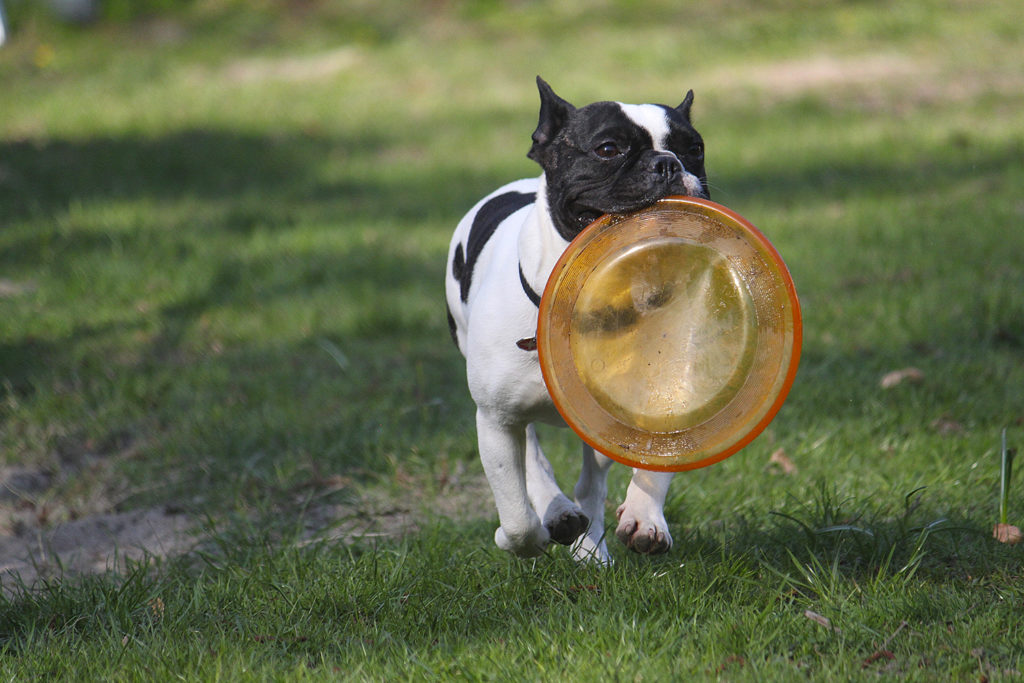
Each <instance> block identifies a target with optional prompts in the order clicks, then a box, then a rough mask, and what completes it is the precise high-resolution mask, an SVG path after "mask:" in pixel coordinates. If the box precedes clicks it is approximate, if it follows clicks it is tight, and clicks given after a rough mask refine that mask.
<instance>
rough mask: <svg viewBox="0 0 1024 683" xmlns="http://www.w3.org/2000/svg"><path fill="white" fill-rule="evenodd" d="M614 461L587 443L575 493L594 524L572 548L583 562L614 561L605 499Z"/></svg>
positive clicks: (578, 501) (575, 555)
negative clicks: (606, 530) (606, 537)
mask: <svg viewBox="0 0 1024 683" xmlns="http://www.w3.org/2000/svg"><path fill="white" fill-rule="evenodd" d="M611 464H612V459H611V458H609V457H608V456H606V455H602V454H601V453H597V452H595V451H594V449H593V448H591V447H590V446H588V445H586V444H584V445H583V467H582V468H581V469H580V478H579V480H578V481H577V482H576V487H575V489H573V494H574V495H575V496H576V503H577V504H578V505H579V506H580V508H581V509H582V510H583V513H584V514H585V515H587V517H589V518H590V527H589V528H588V529H587V533H586V534H584V535H583V536H581V537H580V538H579V540H577V541H576V543H575V544H574V545H573V547H572V554H573V557H575V558H576V559H577V560H579V561H581V562H597V563H599V564H611V561H612V558H611V555H609V554H608V546H607V545H605V542H604V502H605V498H606V497H607V496H608V469H609V468H610V467H611Z"/></svg>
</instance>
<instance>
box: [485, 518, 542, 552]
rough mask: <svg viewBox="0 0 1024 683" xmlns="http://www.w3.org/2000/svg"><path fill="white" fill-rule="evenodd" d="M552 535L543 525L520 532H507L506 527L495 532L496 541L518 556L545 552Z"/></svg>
mask: <svg viewBox="0 0 1024 683" xmlns="http://www.w3.org/2000/svg"><path fill="white" fill-rule="evenodd" d="M550 541H551V536H550V534H548V530H547V529H546V528H544V526H542V525H538V526H537V527H535V528H531V529H527V530H526V531H523V532H519V533H507V532H506V531H505V528H504V527H500V526H499V527H498V528H497V530H495V532H494V543H495V544H496V545H497V546H498V547H499V548H501V549H502V550H505V551H507V552H510V553H512V554H513V555H515V556H517V557H537V556H538V555H543V554H544V549H545V548H547V547H548V543H549V542H550Z"/></svg>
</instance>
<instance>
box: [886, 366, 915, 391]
mask: <svg viewBox="0 0 1024 683" xmlns="http://www.w3.org/2000/svg"><path fill="white" fill-rule="evenodd" d="M923 381H924V373H923V372H921V371H920V370H919V369H917V368H903V369H902V370H893V371H892V372H887V373H886V374H885V376H883V377H882V381H881V382H879V384H880V385H881V387H882V388H883V389H892V388H893V387H895V386H898V385H900V384H903V383H904V382H912V383H914V384H917V383H919V382H923Z"/></svg>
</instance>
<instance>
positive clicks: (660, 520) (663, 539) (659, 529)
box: [615, 469, 672, 555]
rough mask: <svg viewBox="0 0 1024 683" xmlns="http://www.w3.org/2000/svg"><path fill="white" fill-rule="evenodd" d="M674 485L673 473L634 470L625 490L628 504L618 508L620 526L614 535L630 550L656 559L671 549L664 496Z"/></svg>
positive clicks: (625, 503) (670, 536) (625, 502)
mask: <svg viewBox="0 0 1024 683" xmlns="http://www.w3.org/2000/svg"><path fill="white" fill-rule="evenodd" d="M670 483H672V473H671V472H651V471H649V470H641V469H634V470H633V478H632V479H631V480H630V482H629V487H628V488H627V489H626V500H625V501H624V502H623V503H622V505H620V506H619V509H618V515H619V526H618V527H617V528H616V529H615V535H616V536H618V537H619V540H620V541H622V542H623V544H625V545H626V547H627V548H629V549H631V550H635V551H636V552H638V553H644V554H647V555H655V554H657V553H665V552H668V550H669V549H670V548H671V547H672V535H671V534H669V532H668V522H666V521H665V512H664V506H665V496H666V495H668V486H669V484H670Z"/></svg>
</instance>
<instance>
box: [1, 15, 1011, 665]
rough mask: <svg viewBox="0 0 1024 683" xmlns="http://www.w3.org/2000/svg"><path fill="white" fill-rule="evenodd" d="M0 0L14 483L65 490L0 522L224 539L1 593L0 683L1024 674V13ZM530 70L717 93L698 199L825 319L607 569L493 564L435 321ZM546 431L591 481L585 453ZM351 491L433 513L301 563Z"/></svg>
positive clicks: (529, 87)
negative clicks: (732, 450)
mask: <svg viewBox="0 0 1024 683" xmlns="http://www.w3.org/2000/svg"><path fill="white" fill-rule="evenodd" d="M149 4H150V5H152V6H153V7H160V6H162V5H170V4H172V3H159V2H152V3H149ZM5 6H7V8H8V11H9V14H10V15H11V18H12V20H13V22H14V32H13V36H12V37H11V40H10V42H9V43H8V44H7V45H5V46H3V47H0V466H7V467H15V466H16V467H24V468H32V469H34V470H37V471H40V472H44V473H46V474H47V476H48V477H49V482H50V483H49V485H48V486H47V487H46V488H44V489H42V490H39V491H35V492H33V493H32V494H31V495H28V494H24V495H19V494H17V493H16V492H15V493H13V494H12V495H11V496H6V497H0V511H5V512H7V511H11V510H17V511H19V514H22V513H25V511H26V510H27V511H28V512H29V513H31V515H33V516H34V518H35V519H37V520H38V521H39V523H40V524H43V525H44V526H45V525H51V524H54V523H59V522H62V521H67V520H71V519H76V518H80V517H83V516H86V515H89V514H92V513H95V512H109V511H121V510H131V509H138V508H147V507H153V506H166V507H171V508H173V509H175V510H183V511H186V512H187V513H188V514H190V515H192V516H194V517H195V518H196V519H197V520H203V524H205V528H206V529H207V531H206V532H205V534H204V536H203V539H204V540H203V543H202V545H201V550H200V551H198V552H196V553H194V554H192V555H189V556H186V557H183V558H172V559H166V560H163V561H161V562H154V563H143V564H139V565H137V566H134V567H133V568H130V569H129V571H127V572H125V573H122V574H120V575H103V576H89V577H69V578H68V579H67V580H65V581H59V580H49V581H46V582H44V583H42V584H41V585H39V586H37V587H36V589H35V590H22V589H19V588H18V586H17V584H16V582H13V580H12V579H11V578H10V577H3V579H2V581H3V585H4V587H5V588H8V589H9V590H11V592H10V593H9V594H5V595H3V597H0V676H2V677H3V678H7V679H12V680H31V679H42V678H57V679H76V680H78V679H80V680H154V679H155V680H164V679H171V678H175V677H177V676H183V677H184V678H186V679H190V680H195V679H202V680H212V679H224V680H249V679H289V680H291V679H298V680H302V679H332V680H333V679H336V678H343V679H345V678H348V679H356V680H395V679H399V680H402V679H451V678H456V679H463V678H466V679H471V680H477V679H500V680H507V679H513V680H519V679H525V680H562V679H566V680H665V679H668V678H673V679H675V678H683V677H688V678H693V677H696V678H699V679H714V678H722V679H726V680H744V679H758V680H761V679H769V680H793V679H795V678H808V679H811V680H821V679H829V678H831V679H835V680H850V679H860V678H865V679H869V678H875V677H877V676H878V675H880V674H882V675H891V676H903V677H906V678H909V679H915V680H945V679H957V680H960V679H963V680H983V679H988V680H1000V679H1004V678H1009V679H1013V678H1020V677H1021V676H1022V675H1024V568H1022V567H1024V554H1022V553H1024V551H1022V550H1021V548H1022V547H1024V546H1004V545H1001V544H999V543H996V542H995V541H994V540H993V539H992V538H991V529H992V524H993V523H994V522H995V521H996V518H997V511H998V498H997V493H998V489H999V443H1000V441H999V440H1000V433H1001V431H1002V430H1003V429H1004V428H1006V429H1007V430H1008V432H1007V433H1008V440H1009V442H1010V444H1011V446H1012V445H1016V446H1017V447H1018V448H1019V447H1020V445H1021V444H1022V443H1024V230H1022V227H1024V195H1022V193H1021V187H1024V118H1022V116H1021V112H1022V111H1024V70H1022V68H1021V66H1022V65H1024V25H1022V24H1021V22H1020V21H1019V16H1018V15H1019V10H1018V8H1017V3H1016V2H1011V1H1009V0H1007V1H1005V2H979V3H952V2H950V3H940V2H923V1H921V2H905V3H883V2H859V3H823V2H811V1H809V0H808V1H804V2H769V3H754V2H747V1H746V0H735V1H731V2H726V3H704V4H703V5H702V6H700V7H698V8H691V9H686V8H681V7H680V6H679V3H674V2H667V1H666V2H652V3H634V2H626V1H625V0H622V1H620V2H612V1H610V0H609V1H606V2H597V3H584V2H582V1H579V2H576V1H573V2H564V3H558V8H557V9H556V8H552V7H548V6H547V4H546V3H539V2H532V1H527V2H518V3H493V2H483V1H476V2H447V3H430V4H429V5H428V6H426V7H420V6H418V5H414V4H411V3H399V2H390V3H388V2H385V3H381V2H376V3H370V2H359V1H351V2H343V3H327V2H319V1H316V0H314V1H312V2H295V3H273V2H258V3H238V2H231V1H229V0H194V1H193V2H188V3H181V4H180V5H177V6H174V7H172V8H171V9H164V10H162V11H161V12H158V13H156V14H146V13H142V14H140V15H137V16H129V17H126V16H125V13H126V12H127V11H126V10H125V9H124V7H123V6H122V5H121V4H117V3H111V7H113V8H115V9H117V8H120V9H119V10H118V12H120V13H118V12H114V11H113V10H111V12H110V14H109V15H108V17H107V18H106V19H104V20H103V21H101V22H99V23H98V24H95V25H93V26H90V27H88V28H74V27H67V26H61V25H58V24H55V23H53V22H52V21H50V20H49V19H47V18H46V17H45V16H42V15H40V14H39V13H38V11H39V10H37V9H36V10H33V9H32V8H31V7H30V6H29V4H28V3H25V2H16V1H14V0H8V2H6V3H5ZM127 14H128V15H131V14H132V13H131V12H127ZM536 74H541V75H543V76H544V77H545V78H546V79H547V80H549V81H550V82H551V84H552V85H553V86H554V88H555V89H556V91H557V92H559V94H560V95H562V96H564V97H566V98H568V99H569V100H570V101H573V102H576V103H578V104H581V103H585V102H588V101H592V100H596V99H617V100H623V101H634V102H638V101H660V102H666V103H668V104H673V105H674V104H676V103H677V102H678V101H680V100H681V99H682V96H683V95H684V94H685V92H686V90H687V89H688V88H691V87H692V88H694V89H695V91H696V95H697V99H696V103H695V106H694V116H695V121H696V124H697V127H698V129H699V130H700V131H701V133H702V134H703V136H704V138H705V140H706V141H707V146H708V161H707V164H708V172H709V176H710V182H711V186H712V197H713V199H715V200H717V201H719V202H722V203H724V204H727V205H728V206H730V207H732V208H733V209H735V210H737V211H738V212H740V213H741V214H743V215H744V216H745V217H747V218H748V219H750V220H751V221H752V222H753V223H754V224H755V225H757V226H758V227H759V228H760V229H761V230H762V231H763V232H765V233H766V234H767V235H768V236H769V238H770V239H771V240H772V241H773V243H774V244H775V246H776V247H777V248H778V250H779V252H780V253H781V254H782V256H783V257H784V258H785V260H786V261H787V263H788V264H789V266H790V269H791V271H792V274H793V277H794V279H795V281H796V284H797V289H798V291H799V293H800V297H801V301H802V306H803V312H804V324H805V343H804V350H803V357H802V361H801V367H800V371H799V374H798V377H797V380H796V383H795V384H794V386H793V389H792V392H791V394H790V398H789V399H788V401H787V403H786V405H785V407H784V408H783V409H782V411H781V412H780V414H779V416H778V417H777V418H776V420H775V421H774V422H773V423H772V425H771V426H770V427H769V429H768V430H767V431H766V432H765V433H764V434H763V435H762V436H761V437H759V438H758V439H757V440H756V441H755V442H754V443H753V444H751V445H750V446H749V447H748V448H746V449H745V450H744V451H742V452H741V453H739V454H737V455H735V456H734V457H732V458H730V459H728V460H726V461H724V462H723V463H721V464H719V465H716V466H714V467H710V468H707V469H702V470H697V471H695V472H691V473H686V474H682V475H680V476H679V477H678V478H677V481H676V483H675V485H674V488H673V490H672V493H671V494H670V497H669V501H668V505H667V511H666V512H667V516H668V518H669V521H670V523H671V524H672V528H673V533H674V536H675V540H676V543H675V547H674V548H673V550H672V551H671V552H670V553H669V554H668V555H666V556H663V557H659V558H655V559H647V558H641V557H636V556H632V555H629V554H627V553H626V552H625V551H623V550H622V549H621V548H620V547H619V546H618V545H617V542H615V543H613V544H612V545H613V554H615V557H616V561H617V563H616V565H615V567H613V568H611V569H606V570H598V569H595V568H592V567H577V566H574V565H573V564H572V563H571V561H570V560H569V558H568V555H567V552H566V551H565V550H564V549H562V548H553V549H552V550H551V551H550V552H549V553H548V555H547V556H545V557H542V558H540V559H538V560H536V561H529V562H525V561H520V560H516V559H513V558H511V557H507V556H505V555H504V554H503V553H501V552H500V551H498V550H497V549H496V548H494V547H493V543H492V535H493V530H494V526H495V525H496V523H497V522H496V515H495V514H494V513H493V512H491V511H490V508H489V505H490V502H489V501H488V500H482V499H481V495H480V491H481V488H480V482H481V477H482V474H481V468H480V466H479V463H478V462H477V458H476V441H475V434H474V429H473V406H472V402H471V401H470V399H469V396H468V392H467V390H466V388H465V374H464V368H463V364H462V361H461V358H460V356H459V355H458V352H457V351H456V350H455V348H454V347H453V346H452V344H451V341H450V339H449V337H448V331H447V326H446V322H445V317H444V307H443V294H442V290H443V287H442V282H443V274H444V258H445V251H446V247H447V241H448V238H449V236H450V234H451V230H452V229H453V228H454V225H455V223H456V221H457V220H458V218H459V217H460V216H461V215H462V213H463V212H464V211H465V210H467V209H468V208H469V207H470V206H471V205H472V204H473V203H474V202H475V201H476V200H477V199H478V198H480V197H481V196H483V195H484V194H486V193H487V192H489V191H490V190H492V189H494V188H495V187H497V186H498V185H499V184H501V183H504V182H506V181H508V180H512V179H515V178H519V177H524V176H528V175H533V174H535V173H536V172H537V169H536V167H535V166H534V165H533V164H532V162H530V161H529V160H527V159H526V158H525V153H526V150H527V149H528V143H529V135H530V133H531V132H532V129H533V126H534V124H535V122H536V110H537V94H536V90H535V86H534V76H535V75H536ZM908 367H914V368H917V369H918V370H920V379H919V380H918V381H906V382H903V383H901V384H898V385H897V386H894V387H891V388H888V389H883V388H882V387H881V385H880V383H881V380H882V378H883V376H885V375H886V374H887V373H889V372H891V371H895V370H901V369H904V368H908ZM543 438H544V439H545V444H546V447H547V450H548V452H549V455H550V456H551V458H552V461H553V464H554V466H555V468H556V471H557V472H558V474H559V476H560V480H561V481H562V483H563V487H564V488H569V487H571V482H572V481H573V480H574V474H575V463H576V457H577V450H578V449H577V446H576V444H575V442H574V440H573V439H572V438H571V435H570V434H568V433H566V432H565V431H558V430H544V431H543ZM780 449H781V450H782V451H783V452H784V453H785V455H786V456H787V457H788V458H789V460H790V461H791V462H792V463H793V464H794V465H795V471H793V472H790V473H785V472H783V471H782V469H781V468H780V467H778V466H776V465H772V464H771V463H770V457H771V455H772V454H773V453H775V452H777V451H779V450H780ZM1018 469H1019V468H1018ZM625 475H626V471H625V469H624V468H619V469H618V470H616V471H615V472H613V476H612V500H611V501H610V505H611V506H614V505H615V504H617V503H618V497H621V495H622V493H623V491H624V488H625V484H626V480H627V477H626V476H625ZM1018 479H1019V477H1018ZM1021 490H1024V484H1022V483H1021V482H1019V481H1018V482H1017V486H1016V487H1015V488H1013V489H1011V500H1010V521H1011V523H1017V524H1019V523H1020V522H1021V521H1024V519H1022V517H1024V500H1022V496H1021V494H1020V491H1021ZM382 501H383V502H382ZM329 505H338V506H345V509H350V510H356V511H357V514H360V512H359V511H363V512H364V513H365V514H366V515H367V516H369V517H372V516H373V515H374V514H375V512H374V509H373V508H374V506H375V505H376V506H378V507H380V506H383V507H384V508H387V509H390V508H395V509H401V510H403V511H406V512H412V513H414V514H419V515H422V516H423V518H424V519H425V521H424V522H422V523H421V524H420V525H419V528H418V529H417V530H416V531H415V532H414V533H412V534H409V535H404V536H383V537H377V536H374V537H364V538H353V539H349V540H346V541H344V542H342V541H337V540H335V541H331V542H310V540H309V537H308V534H307V533H306V530H305V528H304V527H305V526H307V525H308V524H307V522H308V518H310V517H313V516H316V514H317V510H322V509H325V508H324V506H329ZM460 505H464V506H465V507H466V509H467V512H466V513H464V514H462V513H460V512H459V506H460ZM389 506H390V507H389ZM481 510H483V511H484V512H481ZM610 510H611V511H613V510H614V507H610ZM611 518H613V515H611V514H610V515H609V519H611ZM15 531H17V529H13V528H0V533H3V534H12V533H15ZM0 559H3V558H0Z"/></svg>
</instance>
